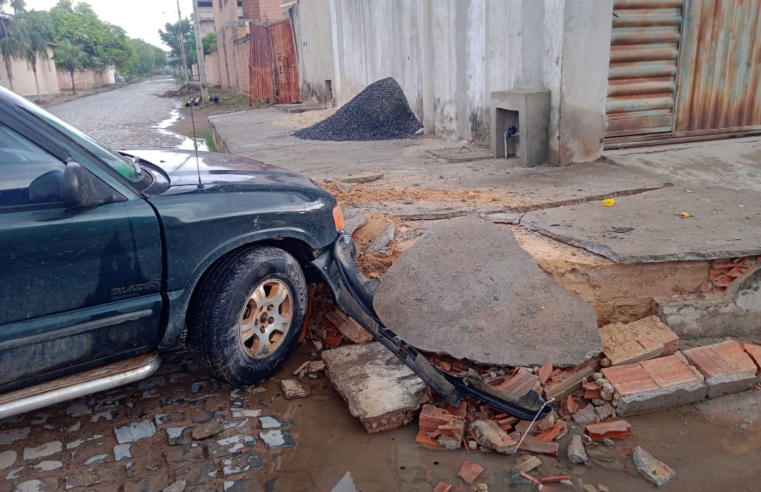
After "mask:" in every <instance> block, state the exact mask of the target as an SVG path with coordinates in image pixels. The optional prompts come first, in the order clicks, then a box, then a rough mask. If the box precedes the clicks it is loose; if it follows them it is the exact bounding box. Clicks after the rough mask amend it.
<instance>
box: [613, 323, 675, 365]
mask: <svg viewBox="0 0 761 492" xmlns="http://www.w3.org/2000/svg"><path fill="white" fill-rule="evenodd" d="M600 335H601V336H602V340H603V352H604V353H605V356H606V357H607V358H608V359H610V361H611V363H612V364H613V365H614V366H615V365H620V364H631V363H632V362H638V361H642V360H647V359H652V358H654V357H660V356H663V355H669V354H673V353H674V351H676V349H677V347H678V345H679V337H678V336H677V334H676V333H674V332H673V331H672V330H671V329H670V328H669V327H668V326H666V325H665V324H663V323H662V322H661V320H659V319H658V317H657V316H650V317H648V318H644V319H641V320H638V321H635V322H633V323H629V324H623V323H611V324H609V325H606V326H603V327H602V328H600Z"/></svg>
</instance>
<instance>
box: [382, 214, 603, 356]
mask: <svg viewBox="0 0 761 492" xmlns="http://www.w3.org/2000/svg"><path fill="white" fill-rule="evenodd" d="M374 306H375V310H376V312H377V313H378V315H379V316H380V319H381V320H382V321H383V322H384V324H385V325H386V326H388V327H389V328H391V329H392V330H394V331H395V332H396V333H398V334H399V335H400V336H401V337H402V338H404V339H405V340H406V341H407V342H408V343H410V344H412V345H414V346H416V347H418V348H419V349H421V350H425V351H429V352H436V353H446V354H449V355H451V356H453V357H455V358H457V359H468V360H470V361H473V362H478V363H485V364H498V365H510V366H525V365H535V364H538V365H544V364H546V363H548V362H552V363H553V364H554V365H555V366H556V367H569V366H576V365H578V364H580V363H583V362H584V361H586V360H587V359H589V358H590V357H593V356H595V355H597V354H598V353H599V352H600V351H601V349H602V341H601V338H600V333H599V330H598V328H597V323H596V319H597V316H596V313H595V311H594V309H593V308H592V307H591V306H590V305H588V304H587V303H586V302H584V301H583V300H582V299H581V298H579V297H577V296H576V295H574V294H572V293H570V292H568V291H566V290H565V289H563V288H562V287H560V286H559V285H558V284H557V283H555V282H554V281H553V280H552V279H551V278H550V277H549V276H548V275H547V274H546V273H544V272H543V271H542V270H540V269H539V267H538V266H537V265H536V261H535V260H534V258H533V257H532V256H531V255H530V254H529V253H527V252H526V251H525V250H523V249H522V248H521V247H520V245H519V244H518V242H517V241H516V239H515V237H514V235H513V233H512V232H511V231H510V230H509V229H508V228H506V227H502V226H499V225H496V224H493V223H491V222H488V221H484V220H482V219H479V218H477V217H473V216H465V217H459V218H456V219H452V220H447V221H443V222H440V223H437V224H435V225H434V226H432V227H431V228H430V229H429V230H428V231H427V232H426V233H425V234H424V235H423V236H422V237H421V238H420V239H418V240H417V241H416V242H415V244H414V245H413V246H411V247H410V248H409V249H408V250H406V251H405V253H404V254H403V255H402V256H401V258H400V259H399V260H398V261H397V262H396V263H394V265H393V266H392V267H391V268H390V269H389V271H388V273H387V274H386V275H385V276H384V277H383V281H382V283H381V285H380V287H378V289H377V290H376V294H375V300H374ZM547 340H553V343H552V344H547V343H546V341H547Z"/></svg>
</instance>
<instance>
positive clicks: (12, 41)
mask: <svg viewBox="0 0 761 492" xmlns="http://www.w3.org/2000/svg"><path fill="white" fill-rule="evenodd" d="M6 7H10V8H11V9H13V12H14V14H16V15H18V14H20V13H23V12H25V10H26V2H25V1H24V0H0V54H2V56H3V61H4V62H5V70H6V71H7V72H8V85H9V86H10V89H11V90H13V60H14V59H18V58H23V57H24V50H25V46H26V42H27V38H28V36H29V33H28V32H27V30H26V29H25V28H24V26H23V24H22V23H20V22H19V21H18V19H16V15H10V14H7V13H6V12H5V11H4V9H5V8H6Z"/></svg>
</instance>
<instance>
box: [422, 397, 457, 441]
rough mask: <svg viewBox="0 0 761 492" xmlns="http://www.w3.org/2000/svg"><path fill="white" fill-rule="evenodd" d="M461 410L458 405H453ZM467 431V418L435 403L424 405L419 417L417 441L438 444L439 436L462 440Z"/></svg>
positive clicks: (455, 409) (454, 408)
mask: <svg viewBox="0 0 761 492" xmlns="http://www.w3.org/2000/svg"><path fill="white" fill-rule="evenodd" d="M451 408H452V409H453V410H454V411H458V412H459V408H458V407H451ZM464 433H465V419H464V418H463V417H459V416H457V415H453V414H452V413H451V412H449V411H448V410H447V409H444V408H438V407H435V406H433V405H423V409H422V411H421V412H420V417H419V418H418V434H417V436H416V437H415V442H416V443H418V444H424V445H426V446H438V445H439V443H438V440H437V438H438V436H441V435H443V436H446V437H448V438H450V439H452V440H453V441H455V442H460V441H462V439H463V434H464Z"/></svg>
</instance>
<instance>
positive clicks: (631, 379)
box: [602, 362, 660, 396]
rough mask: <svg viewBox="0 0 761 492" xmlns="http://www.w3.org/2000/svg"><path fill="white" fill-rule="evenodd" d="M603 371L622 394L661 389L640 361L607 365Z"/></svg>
mask: <svg viewBox="0 0 761 492" xmlns="http://www.w3.org/2000/svg"><path fill="white" fill-rule="evenodd" d="M602 373H603V375H604V376H605V377H606V378H607V379H608V381H610V382H611V383H612V384H613V386H614V387H615V388H616V391H618V392H619V393H620V394H621V396H627V395H636V394H638V393H644V392H645V391H656V390H658V389H660V387H659V386H658V384H657V383H656V382H655V381H654V380H653V378H651V377H650V375H649V374H648V373H647V371H645V370H644V369H643V368H642V366H641V365H640V364H639V363H638V362H635V363H634V364H627V365H624V366H616V367H607V368H605V369H603V370H602Z"/></svg>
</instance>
